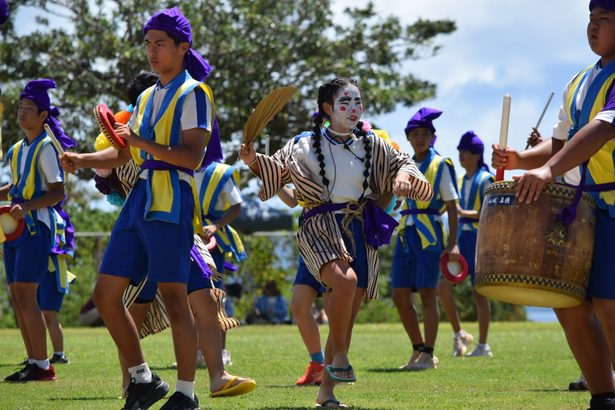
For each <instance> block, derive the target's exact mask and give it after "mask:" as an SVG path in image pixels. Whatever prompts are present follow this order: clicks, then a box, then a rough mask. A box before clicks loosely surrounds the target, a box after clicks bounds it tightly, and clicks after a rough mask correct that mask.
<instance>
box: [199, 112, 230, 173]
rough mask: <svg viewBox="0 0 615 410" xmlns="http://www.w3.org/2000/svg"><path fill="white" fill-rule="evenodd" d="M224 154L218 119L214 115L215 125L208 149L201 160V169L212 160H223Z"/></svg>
mask: <svg viewBox="0 0 615 410" xmlns="http://www.w3.org/2000/svg"><path fill="white" fill-rule="evenodd" d="M223 160H224V155H223V154H222V143H221V142H220V129H219V128H218V119H217V118H215V117H214V126H213V129H212V130H211V137H210V138H209V142H208V143H207V149H206V150H205V157H203V162H201V167H200V169H205V168H207V167H208V166H209V164H211V163H212V162H222V161H223Z"/></svg>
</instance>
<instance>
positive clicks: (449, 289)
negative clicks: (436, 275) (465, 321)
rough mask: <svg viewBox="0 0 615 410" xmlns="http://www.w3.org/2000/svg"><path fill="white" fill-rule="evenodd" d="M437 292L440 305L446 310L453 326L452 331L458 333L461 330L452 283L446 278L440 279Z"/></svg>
mask: <svg viewBox="0 0 615 410" xmlns="http://www.w3.org/2000/svg"><path fill="white" fill-rule="evenodd" d="M438 293H439V295H440V301H441V302H442V307H444V312H446V316H447V317H448V321H449V322H450V323H451V326H452V327H453V332H455V333H458V332H459V331H461V321H460V320H459V312H457V305H456V304H455V296H454V295H453V284H452V283H451V282H449V281H448V280H446V279H440V281H439V282H438Z"/></svg>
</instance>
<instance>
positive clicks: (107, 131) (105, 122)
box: [94, 104, 126, 150]
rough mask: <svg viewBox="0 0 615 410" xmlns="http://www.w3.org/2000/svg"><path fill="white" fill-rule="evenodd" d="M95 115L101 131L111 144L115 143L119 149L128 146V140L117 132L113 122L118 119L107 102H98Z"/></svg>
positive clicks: (115, 146)
mask: <svg viewBox="0 0 615 410" xmlns="http://www.w3.org/2000/svg"><path fill="white" fill-rule="evenodd" d="M94 116H95V117H96V121H97V122H98V127H99V128H100V131H101V132H102V134H103V135H104V136H105V138H107V139H108V140H109V142H110V143H111V145H113V147H114V148H115V149H117V150H123V149H124V148H126V141H124V139H123V138H121V137H119V136H118V135H117V134H116V133H115V129H114V128H113V124H115V123H116V122H117V121H116V120H115V116H114V115H113V113H112V112H111V110H110V109H109V107H107V106H106V105H105V104H98V105H97V106H96V109H95V110H94Z"/></svg>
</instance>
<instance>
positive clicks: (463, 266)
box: [440, 253, 468, 284]
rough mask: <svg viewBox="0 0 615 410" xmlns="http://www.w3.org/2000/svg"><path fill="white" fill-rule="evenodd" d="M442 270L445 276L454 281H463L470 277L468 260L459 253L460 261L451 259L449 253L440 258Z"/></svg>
mask: <svg viewBox="0 0 615 410" xmlns="http://www.w3.org/2000/svg"><path fill="white" fill-rule="evenodd" d="M440 270H441V271H442V274H443V275H444V277H445V278H446V279H447V280H448V281H450V282H453V283H457V284H459V283H461V282H463V281H464V280H465V278H467V277H468V261H466V259H465V258H464V257H463V256H461V255H459V262H453V261H449V259H448V253H445V254H444V255H442V257H441V258H440Z"/></svg>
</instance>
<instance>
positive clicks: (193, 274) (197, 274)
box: [135, 262, 211, 303]
mask: <svg viewBox="0 0 615 410" xmlns="http://www.w3.org/2000/svg"><path fill="white" fill-rule="evenodd" d="M201 289H211V281H210V280H209V279H207V278H205V277H204V276H203V272H201V270H200V269H199V267H198V266H197V264H196V263H194V262H192V263H191V264H190V275H189V276H188V294H190V293H192V292H194V291H197V290H201ZM157 290H158V283H157V282H152V281H149V280H148V281H147V283H146V284H145V286H144V287H143V289H142V290H141V293H139V296H137V298H136V299H135V303H150V302H151V301H152V300H154V298H155V297H156V291H157Z"/></svg>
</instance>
